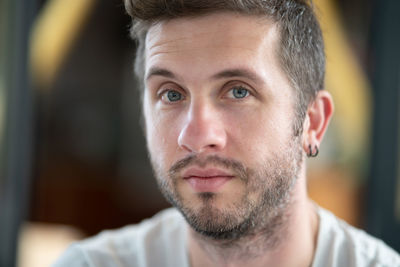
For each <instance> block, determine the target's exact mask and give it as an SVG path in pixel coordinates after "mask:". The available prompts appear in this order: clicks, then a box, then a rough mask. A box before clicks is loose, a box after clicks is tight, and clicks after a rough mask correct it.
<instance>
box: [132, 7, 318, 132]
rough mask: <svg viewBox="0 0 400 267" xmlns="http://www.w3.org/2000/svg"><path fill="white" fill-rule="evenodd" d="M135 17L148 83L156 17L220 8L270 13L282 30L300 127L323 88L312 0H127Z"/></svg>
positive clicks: (284, 63)
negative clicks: (148, 43) (148, 45)
mask: <svg viewBox="0 0 400 267" xmlns="http://www.w3.org/2000/svg"><path fill="white" fill-rule="evenodd" d="M124 1H125V8H126V10H127V12H128V14H129V15H130V16H131V17H132V21H133V23H132V27H131V35H132V37H133V38H135V39H137V40H138V49H137V52H136V53H137V54H136V61H135V73H136V75H137V78H138V80H139V82H140V83H141V86H142V87H143V85H144V84H143V82H144V63H145V62H144V50H145V38H146V34H147V31H148V29H149V28H150V27H151V26H152V25H154V24H155V23H157V22H160V21H165V20H170V19H174V18H181V17H195V16H201V15H206V14H210V13H216V12H221V11H232V12H236V13H239V14H246V15H259V16H266V18H268V19H270V20H271V21H272V22H274V23H276V24H277V26H278V29H279V33H280V38H279V48H278V56H279V60H280V63H281V67H282V69H283V70H284V72H285V73H286V75H287V77H288V79H289V81H290V82H291V84H292V86H293V87H294V88H295V90H296V95H297V102H296V103H297V108H296V112H297V113H298V114H297V116H296V117H297V119H298V120H296V121H297V123H296V125H295V131H296V133H297V134H299V133H300V132H301V128H302V121H303V119H304V117H305V114H306V111H307V107H308V104H309V103H310V102H311V101H313V100H314V98H315V95H316V93H317V92H318V90H322V89H323V88H324V77H325V53H324V43H323V38H322V33H321V29H320V26H319V23H318V20H317V18H316V16H315V13H314V11H313V9H314V8H313V4H312V2H311V0H309V1H307V0H124Z"/></svg>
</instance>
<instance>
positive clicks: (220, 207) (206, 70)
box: [56, 0, 400, 267]
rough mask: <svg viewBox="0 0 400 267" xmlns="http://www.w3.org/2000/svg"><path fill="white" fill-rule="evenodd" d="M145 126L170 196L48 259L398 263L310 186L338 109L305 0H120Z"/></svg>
mask: <svg viewBox="0 0 400 267" xmlns="http://www.w3.org/2000/svg"><path fill="white" fill-rule="evenodd" d="M125 5H126V8H127V11H128V13H129V14H130V15H131V16H132V18H133V20H134V21H133V26H132V33H133V35H134V37H135V38H137V39H138V42H139V43H138V44H139V47H138V52H137V58H136V66H135V68H136V74H137V75H138V78H139V80H140V81H141V83H142V84H141V85H142V89H143V96H142V98H143V111H144V118H145V132H146V138H147V145H148V150H149V153H150V158H151V162H152V165H153V168H154V170H155V174H156V177H157V182H158V184H159V187H160V189H161V191H162V193H163V194H164V195H165V197H166V198H167V199H168V200H169V201H170V202H171V204H172V205H173V206H174V207H175V208H174V209H169V210H166V211H163V212H161V213H160V214H158V215H156V216H155V217H154V218H152V219H150V220H147V221H144V222H142V223H141V224H139V225H135V226H128V227H126V228H124V229H121V230H117V231H109V232H105V233H103V234H100V235H99V236H97V237H94V238H92V239H89V240H86V241H82V242H80V243H77V244H75V245H73V246H71V248H70V249H69V250H68V251H67V252H66V253H65V254H64V255H63V257H62V258H61V259H60V260H59V261H58V263H56V266H194V267H196V266H324V267H325V266H338V267H339V266H340V267H342V266H400V257H399V255H398V254H396V252H394V251H393V250H392V249H390V248H389V247H387V246H386V245H385V244H384V243H383V242H381V241H379V240H377V239H375V238H373V237H370V236H368V235H367V234H366V233H364V232H362V231H360V230H357V229H354V228H352V227H351V226H349V225H347V224H345V223H344V222H342V221H340V220H339V219H337V218H336V217H334V215H332V214H331V213H329V212H328V211H326V210H323V209H322V208H320V207H318V206H317V205H316V204H314V203H313V202H312V201H311V200H310V199H309V198H308V196H307V191H306V164H305V157H306V156H309V157H313V156H316V155H317V154H318V150H319V147H320V144H321V141H322V139H323V136H324V133H325V131H326V129H327V126H328V124H329V120H330V118H331V116H332V112H333V102H332V98H331V96H330V95H329V93H328V92H326V91H324V90H322V89H323V87H324V71H325V56H324V51H323V41H322V36H321V31H320V28H319V25H318V22H317V20H316V18H315V15H314V13H313V10H312V6H311V3H308V2H307V1H306V0H264V1H263V0H208V1H207V0H203V1H198V0H179V1H178V0H171V1H165V0H146V1H134V0H126V1H125Z"/></svg>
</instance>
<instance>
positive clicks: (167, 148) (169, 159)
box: [145, 112, 179, 169]
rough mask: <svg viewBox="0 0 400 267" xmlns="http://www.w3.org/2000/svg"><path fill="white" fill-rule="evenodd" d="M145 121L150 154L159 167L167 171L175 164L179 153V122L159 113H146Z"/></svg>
mask: <svg viewBox="0 0 400 267" xmlns="http://www.w3.org/2000/svg"><path fill="white" fill-rule="evenodd" d="M145 121H146V139H147V146H148V150H149V153H150V155H151V157H152V159H153V161H155V163H156V164H158V165H159V167H161V168H162V169H167V168H169V166H171V165H172V164H173V163H174V161H173V160H174V159H175V158H176V155H175V154H176V153H177V151H178V147H177V145H178V143H177V140H178V134H179V131H178V129H179V127H178V126H177V121H176V120H174V119H173V118H167V116H165V115H163V114H158V113H157V112H151V113H147V114H146V113H145Z"/></svg>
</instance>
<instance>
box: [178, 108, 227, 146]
mask: <svg viewBox="0 0 400 267" xmlns="http://www.w3.org/2000/svg"><path fill="white" fill-rule="evenodd" d="M226 139H227V136H226V131H225V126H224V123H223V120H221V118H220V116H219V112H218V111H217V109H216V108H213V107H212V105H211V104H208V105H207V104H204V103H197V104H192V105H191V106H190V109H189V111H188V113H187V116H186V120H185V122H184V124H183V127H182V129H181V131H180V133H179V137H178V145H179V147H180V148H182V149H184V150H186V151H189V152H194V153H203V152H217V151H220V150H222V149H224V147H225V145H226V141H227V140H226Z"/></svg>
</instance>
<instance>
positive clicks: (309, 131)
mask: <svg viewBox="0 0 400 267" xmlns="http://www.w3.org/2000/svg"><path fill="white" fill-rule="evenodd" d="M333 110H334V107H333V100H332V96H331V95H330V94H329V92H327V91H325V90H321V91H319V92H318V93H317V96H316V97H315V100H314V101H313V102H312V103H310V105H309V106H308V109H307V114H306V118H305V122H304V128H303V149H304V151H306V153H308V152H309V145H311V147H312V149H313V151H314V149H315V147H317V148H319V146H320V144H321V142H322V138H323V137H324V134H325V131H326V129H327V127H328V125H329V121H330V119H331V117H332V114H333Z"/></svg>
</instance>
